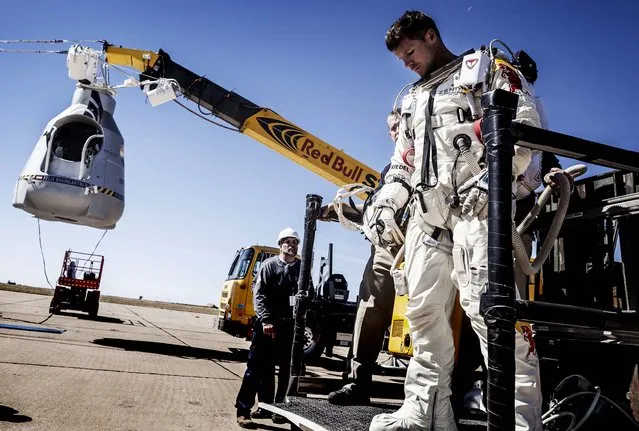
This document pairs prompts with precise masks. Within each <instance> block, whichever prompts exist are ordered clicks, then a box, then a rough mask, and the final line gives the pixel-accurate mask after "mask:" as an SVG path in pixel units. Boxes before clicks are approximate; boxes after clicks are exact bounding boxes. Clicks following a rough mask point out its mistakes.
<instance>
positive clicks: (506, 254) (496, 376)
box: [479, 90, 519, 431]
mask: <svg viewBox="0 0 639 431" xmlns="http://www.w3.org/2000/svg"><path fill="white" fill-rule="evenodd" d="M518 99H519V97H518V96H517V95H516V94H514V93H510V92H508V91H505V90H494V91H491V92H488V93H486V94H484V95H483V96H482V100H481V102H482V109H483V112H484V114H483V120H482V123H481V132H482V136H483V138H484V143H485V144H486V151H487V161H488V184H489V186H488V289H487V291H486V292H485V293H483V294H482V295H481V300H480V308H479V310H480V314H481V315H482V316H483V317H484V321H485V322H486V326H487V327H488V403H487V404H488V405H487V409H488V430H508V431H512V430H514V429H515V318H516V314H515V280H514V271H513V255H512V240H511V225H512V221H511V210H512V201H511V199H512V197H511V196H512V191H511V183H512V178H511V177H512V156H513V154H514V150H513V144H514V142H515V141H514V138H513V136H512V132H511V126H512V120H513V118H514V117H515V112H516V109H517V101H518Z"/></svg>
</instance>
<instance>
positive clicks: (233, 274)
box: [218, 245, 279, 337]
mask: <svg viewBox="0 0 639 431" xmlns="http://www.w3.org/2000/svg"><path fill="white" fill-rule="evenodd" d="M278 253H279V249H277V248H276V247H268V246H262V245H252V246H249V247H243V248H240V249H239V250H238V251H237V252H236V253H235V257H234V258H233V263H231V268H230V269H229V272H228V275H227V278H226V281H225V282H224V287H222V294H221V295H220V318H219V321H218V329H220V330H221V331H224V332H226V333H228V334H231V335H234V336H236V337H246V336H247V335H248V332H249V328H250V327H251V320H252V319H253V317H254V316H255V310H254V309H253V291H252V289H251V287H252V286H253V280H255V277H257V273H258V271H259V270H260V266H261V264H262V262H264V260H265V259H268V258H269V257H271V256H275V255H277V254H278Z"/></svg>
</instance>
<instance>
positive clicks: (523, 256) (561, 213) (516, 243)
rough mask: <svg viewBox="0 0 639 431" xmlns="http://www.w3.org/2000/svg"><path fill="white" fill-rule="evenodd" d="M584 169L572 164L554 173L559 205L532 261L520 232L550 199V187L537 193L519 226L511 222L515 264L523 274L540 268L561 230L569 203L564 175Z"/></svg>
mask: <svg viewBox="0 0 639 431" xmlns="http://www.w3.org/2000/svg"><path fill="white" fill-rule="evenodd" d="M586 170H587V168H586V166H585V165H574V166H571V167H569V168H568V169H566V170H565V171H564V172H556V173H555V174H554V177H555V178H556V179H557V181H558V182H559V193H560V195H559V196H560V197H559V205H558V208H557V211H556V212H555V216H554V217H553V220H552V224H551V226H550V231H549V232H548V236H547V237H546V239H545V240H544V243H543V245H542V246H541V249H540V250H539V253H538V254H537V256H536V257H535V260H534V261H533V262H532V263H531V262H530V256H528V252H527V251H526V247H525V246H524V243H523V241H522V240H521V234H522V232H525V231H526V229H528V227H529V226H530V224H531V223H532V222H533V221H534V220H535V219H536V218H537V216H538V215H539V212H540V211H541V208H542V207H543V206H544V205H545V204H546V202H547V201H548V199H550V196H551V195H552V192H553V190H552V187H551V186H546V188H545V189H544V191H543V192H542V193H541V195H539V199H537V202H536V203H535V205H534V206H533V208H532V210H531V211H530V212H529V213H528V215H527V216H526V218H524V220H523V221H522V222H521V223H520V224H519V226H515V224H514V223H513V227H512V240H513V249H514V251H515V260H516V261H517V265H518V266H519V268H520V269H521V270H522V272H523V273H524V274H526V275H533V274H536V273H537V272H538V271H539V270H540V269H541V267H542V265H543V263H544V261H545V260H546V258H548V255H549V254H550V250H552V247H553V245H554V242H555V239H557V236H558V235H559V231H560V230H561V226H562V224H563V222H564V218H565V217H566V213H567V211H568V204H569V203H570V193H571V190H570V181H569V180H568V177H567V176H566V175H570V176H571V177H573V178H576V177H578V176H580V175H583V174H584V173H586Z"/></svg>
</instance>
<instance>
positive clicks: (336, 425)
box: [259, 397, 486, 431]
mask: <svg viewBox="0 0 639 431" xmlns="http://www.w3.org/2000/svg"><path fill="white" fill-rule="evenodd" d="M288 399H289V402H288V403H274V404H264V403H259V407H261V408H263V409H265V410H268V411H271V412H273V413H276V414H278V415H281V416H283V417H285V418H286V419H287V420H288V421H289V422H290V423H291V424H292V427H291V429H292V430H296V429H300V430H304V431H368V428H369V425H370V422H371V419H373V416H375V415H377V414H380V413H393V412H394V411H396V410H397V409H398V408H399V407H398V406H395V405H390V404H382V403H371V405H368V406H336V405H333V404H329V402H328V400H326V399H320V398H307V397H288ZM327 412H331V414H326V413H327ZM457 425H458V430H459V431H479V430H485V429H486V421H485V420H479V419H470V418H462V419H460V420H459V421H458V424H457Z"/></svg>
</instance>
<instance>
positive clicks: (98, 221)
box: [13, 85, 124, 229]
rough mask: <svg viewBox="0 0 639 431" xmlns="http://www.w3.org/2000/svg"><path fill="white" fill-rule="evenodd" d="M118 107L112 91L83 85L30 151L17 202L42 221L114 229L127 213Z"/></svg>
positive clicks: (18, 182)
mask: <svg viewBox="0 0 639 431" xmlns="http://www.w3.org/2000/svg"><path fill="white" fill-rule="evenodd" d="M114 110H115V99H114V98H113V96H112V95H111V94H110V93H108V92H106V91H100V90H96V89H90V88H86V87H83V86H81V85H78V86H77V87H76V89H75V91H74V93H73V98H72V101H71V105H70V106H69V107H68V108H66V109H65V110H64V111H62V112H61V113H60V114H58V115H57V116H56V117H54V118H53V119H52V120H51V121H49V123H48V124H47V125H46V127H45V129H44V132H43V133H42V135H41V136H40V138H39V139H38V142H37V144H36V146H35V148H34V149H33V151H32V152H31V155H30V157H29V159H28V160H27V163H26V164H25V166H24V169H23V170H22V172H21V173H20V177H19V178H18V181H17V183H16V186H15V190H14V195H13V206H14V207H15V208H19V209H21V210H24V211H26V212H28V213H30V214H33V215H34V216H35V217H38V218H40V219H42V220H48V221H59V222H65V223H72V224H77V225H83V226H90V227H94V228H99V229H113V228H114V227H115V225H116V223H117V222H118V220H119V219H120V217H121V216H122V214H123V212H124V139H123V138H122V135H121V134H120V131H119V130H118V127H117V125H116V123H115V120H114V118H113V112H114Z"/></svg>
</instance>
